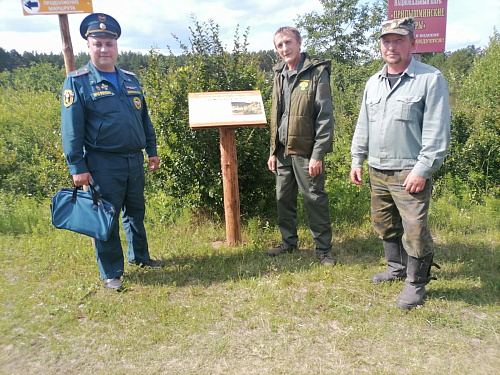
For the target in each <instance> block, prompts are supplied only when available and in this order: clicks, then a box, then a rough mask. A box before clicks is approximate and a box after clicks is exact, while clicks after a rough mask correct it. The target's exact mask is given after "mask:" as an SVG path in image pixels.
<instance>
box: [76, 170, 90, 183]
mask: <svg viewBox="0 0 500 375" xmlns="http://www.w3.org/2000/svg"><path fill="white" fill-rule="evenodd" d="M72 177H73V183H74V184H75V186H83V185H91V184H92V176H91V175H90V173H89V172H85V173H79V174H74V175H73V176H72Z"/></svg>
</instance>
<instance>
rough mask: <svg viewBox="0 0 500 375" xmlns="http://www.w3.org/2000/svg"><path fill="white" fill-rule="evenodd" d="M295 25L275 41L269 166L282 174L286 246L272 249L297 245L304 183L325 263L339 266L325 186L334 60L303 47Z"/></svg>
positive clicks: (281, 204) (280, 209) (280, 196)
mask: <svg viewBox="0 0 500 375" xmlns="http://www.w3.org/2000/svg"><path fill="white" fill-rule="evenodd" d="M301 44H302V39H301V37H300V33H299V31H298V30H297V29H296V28H293V27H288V26H287V27H281V28H280V29H278V31H277V32H276V33H275V35H274V45H275V47H276V50H277V51H278V53H279V55H280V57H281V58H282V61H281V62H280V63H278V64H277V65H276V66H275V67H274V68H273V70H274V84H273V97H272V109H271V149H270V156H269V160H268V163H267V164H268V167H269V170H270V171H271V172H273V173H275V174H276V197H277V201H278V226H279V229H280V232H281V237H282V243H281V245H280V246H278V247H275V248H272V249H269V250H268V252H267V253H268V255H270V256H276V255H279V254H283V253H287V252H292V251H294V250H296V249H297V243H298V236H297V193H298V189H300V191H301V193H302V199H303V202H304V206H305V208H306V211H307V215H308V219H309V228H310V230H311V234H312V236H313V239H314V242H315V245H316V252H317V255H318V258H319V260H320V262H321V264H323V265H326V266H333V265H334V264H335V261H334V259H333V256H332V245H331V240H332V228H331V225H330V211H329V204H328V194H327V192H326V190H325V167H324V156H325V154H326V153H328V152H330V151H331V150H332V143H333V105H332V96H331V90H330V61H328V60H319V59H312V58H310V57H309V55H308V54H307V53H301V52H300V47H301Z"/></svg>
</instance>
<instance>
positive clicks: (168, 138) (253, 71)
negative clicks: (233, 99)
mask: <svg viewBox="0 0 500 375" xmlns="http://www.w3.org/2000/svg"><path fill="white" fill-rule="evenodd" d="M194 23H195V27H194V29H190V30H191V38H190V42H191V48H190V49H188V47H186V46H183V45H182V44H181V47H183V51H184V52H183V57H184V58H183V59H178V58H177V59H175V61H184V63H185V64H186V65H183V66H179V65H177V64H176V62H175V61H174V59H171V58H170V59H169V58H165V57H163V56H161V55H159V54H158V53H157V52H156V51H152V53H151V58H150V62H149V69H148V71H146V72H145V74H144V81H145V87H146V92H147V98H148V106H149V109H150V112H151V117H152V120H153V123H154V124H155V127H156V131H157V137H158V155H159V157H160V159H161V162H162V166H161V168H160V170H159V171H158V173H155V174H153V175H152V176H151V177H149V179H150V182H151V184H150V187H151V189H153V190H155V191H158V190H163V191H165V192H166V194H167V196H169V197H173V198H174V202H175V204H176V206H177V207H178V208H179V209H181V208H183V207H188V208H192V209H194V210H197V211H200V212H206V213H207V214H209V215H216V216H219V217H221V216H223V208H224V207H223V189H222V176H221V165H220V151H219V132H218V131H217V130H216V129H208V130H207V129H205V130H198V131H191V130H190V129H189V118H188V112H189V111H188V93H190V92H210V91H241V90H260V89H263V88H264V75H263V73H262V72H261V71H260V70H259V67H258V62H257V60H256V59H255V58H254V57H252V56H251V55H250V54H249V53H247V50H246V47H247V42H246V39H247V35H246V34H245V35H244V36H243V42H240V38H239V35H238V31H236V34H235V37H234V49H233V51H232V52H231V53H229V52H227V51H225V49H224V47H223V46H222V43H221V41H220V40H219V28H218V26H217V25H215V24H214V23H213V22H211V21H210V22H209V23H208V24H199V23H198V22H197V21H196V20H194ZM262 94H263V96H264V97H263V99H264V101H265V102H266V100H267V99H268V98H267V97H266V95H267V91H266V90H265V89H263V90H262ZM268 144H269V135H268V131H267V129H260V128H239V129H237V130H236V149H237V157H238V174H239V187H240V201H241V212H242V214H243V215H246V216H254V215H256V214H258V213H262V212H266V211H268V210H269V208H270V205H271V202H272V206H273V207H274V193H273V183H272V181H273V175H272V174H271V173H270V172H269V173H267V171H266V170H267V167H266V162H267V158H268V154H269V151H268V150H269V147H268Z"/></svg>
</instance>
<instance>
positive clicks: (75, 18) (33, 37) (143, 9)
mask: <svg viewBox="0 0 500 375" xmlns="http://www.w3.org/2000/svg"><path fill="white" fill-rule="evenodd" d="M367 1H370V2H372V1H374V0H361V2H362V3H364V2H367ZM117 4H119V5H120V9H119V10H118V9H117ZM93 8H94V12H103V13H107V14H111V15H113V16H114V17H116V18H117V19H118V21H119V22H120V24H121V26H122V32H123V34H122V35H123V38H121V39H120V42H119V46H120V49H121V50H124V51H129V50H130V51H140V52H146V51H148V50H149V49H150V48H151V47H152V46H157V47H158V48H159V49H160V50H161V51H165V52H166V47H167V45H168V46H170V47H172V48H173V50H174V52H176V53H177V52H179V49H178V43H177V42H176V41H175V39H174V38H173V37H172V34H175V35H177V36H178V37H179V38H180V39H181V41H182V42H183V43H184V44H189V37H190V32H189V27H193V26H194V24H193V22H192V19H191V15H193V14H194V15H195V16H196V18H197V20H198V21H199V22H200V23H203V22H206V21H207V20H208V19H212V20H213V21H214V22H215V23H216V24H218V25H219V26H220V39H221V40H222V42H223V44H225V45H226V46H227V47H228V48H229V49H231V48H232V43H233V36H234V32H235V30H236V26H237V25H239V30H240V35H242V34H243V33H244V31H245V30H246V29H247V27H250V34H249V42H250V45H249V49H250V50H253V51H258V50H269V49H272V48H273V44H272V37H273V34H274V32H275V31H276V30H277V29H278V27H280V26H285V25H291V26H293V25H295V21H296V20H297V18H298V17H299V15H304V14H306V13H310V12H312V11H317V12H319V13H321V12H322V7H321V3H320V1H319V0H289V1H283V0H280V1H278V0H262V1H255V0H215V1H214V0H180V1H177V2H175V3H172V2H157V1H137V0H121V1H119V2H117V1H116V0H93ZM0 9H1V13H0V33H1V36H2V37H1V39H0V47H2V48H3V49H5V50H8V51H10V50H12V49H15V50H17V51H18V52H19V53H23V52H24V51H30V52H31V51H37V52H40V53H49V52H51V51H52V52H54V53H59V52H60V51H61V37H60V33H59V22H58V17H57V16H55V15H35V16H23V12H22V4H21V2H19V1H15V0H0ZM85 16H87V15H86V14H83V15H82V14H78V15H77V14H70V15H68V19H69V24H70V29H71V39H72V43H73V50H74V51H75V53H78V52H80V51H86V45H85V41H84V40H83V39H82V38H81V36H80V34H79V31H78V29H79V25H80V23H81V21H82V20H83V18H84V17H85ZM447 21H448V27H447V43H446V49H447V50H454V49H457V48H463V47H466V46H468V45H470V44H474V45H475V46H476V47H484V46H486V45H487V44H488V42H489V37H490V36H491V35H493V27H494V26H495V25H496V26H497V29H500V24H499V23H500V1H498V0H484V1H482V2H481V3H480V4H478V2H475V1H470V0H448V19H447Z"/></svg>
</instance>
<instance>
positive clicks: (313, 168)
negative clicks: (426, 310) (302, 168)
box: [309, 159, 323, 177]
mask: <svg viewBox="0 0 500 375" xmlns="http://www.w3.org/2000/svg"><path fill="white" fill-rule="evenodd" d="M321 172H323V161H321V160H316V159H310V160H309V175H310V176H311V177H314V176H317V175H319V174H320V173H321Z"/></svg>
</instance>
